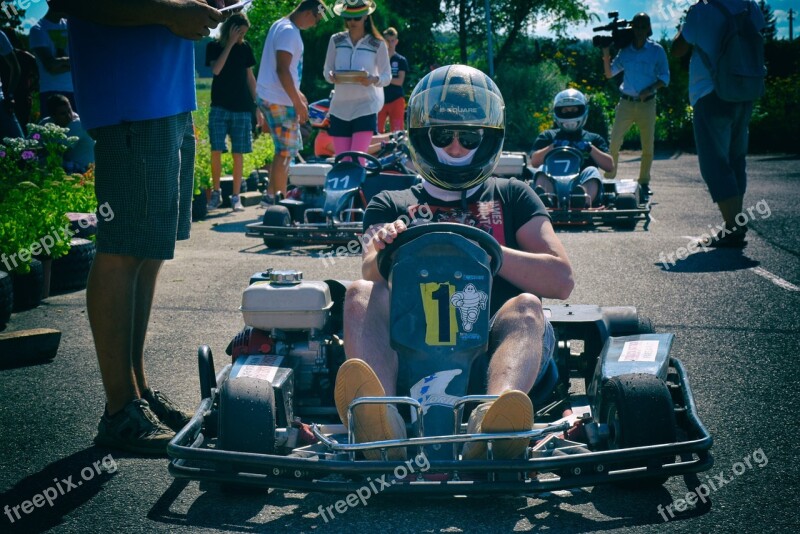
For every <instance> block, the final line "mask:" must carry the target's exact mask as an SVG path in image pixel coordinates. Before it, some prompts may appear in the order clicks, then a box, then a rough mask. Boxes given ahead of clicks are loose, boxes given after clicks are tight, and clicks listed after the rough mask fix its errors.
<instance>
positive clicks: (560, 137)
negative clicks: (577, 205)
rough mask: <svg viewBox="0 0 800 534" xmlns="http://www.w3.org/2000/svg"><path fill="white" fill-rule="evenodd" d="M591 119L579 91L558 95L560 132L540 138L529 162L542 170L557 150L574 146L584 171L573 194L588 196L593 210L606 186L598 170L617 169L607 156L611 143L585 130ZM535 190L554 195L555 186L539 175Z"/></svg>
mask: <svg viewBox="0 0 800 534" xmlns="http://www.w3.org/2000/svg"><path fill="white" fill-rule="evenodd" d="M588 118H589V107H588V106H587V104H586V97H585V96H584V95H583V93H581V92H580V91H578V90H576V89H567V90H565V91H561V92H560V93H558V94H557V95H556V97H555V99H554V100H553V119H554V120H555V123H556V126H558V128H557V129H552V130H546V131H544V132H542V133H541V134H539V137H537V138H536V141H534V143H533V150H532V152H531V158H530V159H531V165H532V166H533V167H541V165H542V164H543V163H544V158H545V156H546V155H547V153H548V152H550V151H551V150H553V149H554V148H557V147H560V146H573V147H575V148H577V149H578V150H580V151H581V152H582V153H583V156H584V158H583V168H582V169H581V175H580V178H579V185H578V186H577V189H578V191H573V194H582V195H583V194H585V195H588V196H589V199H590V200H591V202H590V206H594V205H595V204H596V201H597V197H598V195H599V193H600V191H602V186H603V182H602V179H601V177H600V171H598V170H597V167H600V168H601V169H603V170H604V171H611V170H613V169H614V159H613V158H612V157H611V155H610V154H609V153H608V142H607V141H606V140H605V139H603V137H602V136H600V135H598V134H596V133H592V132H587V131H586V130H584V129H583V126H584V125H585V124H586V119H588ZM592 164H594V165H597V167H595V166H594V165H592ZM534 187H535V188H536V192H537V193H553V184H552V182H551V181H550V180H549V179H547V178H545V177H544V176H542V174H540V173H538V172H537V174H536V178H535V179H534ZM539 188H541V189H539ZM590 206H586V207H590Z"/></svg>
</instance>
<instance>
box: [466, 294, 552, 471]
mask: <svg viewBox="0 0 800 534" xmlns="http://www.w3.org/2000/svg"><path fill="white" fill-rule="evenodd" d="M544 328H545V327H544V315H543V313H542V303H541V301H540V300H539V299H538V298H536V297H535V296H533V295H531V294H528V293H524V294H522V295H519V296H517V297H515V298H513V299H511V300H509V301H507V302H506V303H505V304H504V305H503V307H502V308H500V310H498V312H497V315H496V317H495V319H494V323H493V325H492V333H491V344H490V346H489V350H490V352H491V353H492V359H491V361H490V363H489V378H488V386H487V391H486V393H487V394H489V395H500V397H499V398H498V399H497V400H496V401H494V402H493V403H485V404H481V405H480V406H478V407H477V408H476V409H475V411H474V412H473V413H472V416H470V420H469V425H468V427H467V432H468V433H470V434H472V433H478V432H487V433H492V432H514V431H523V430H530V429H531V428H532V427H533V404H532V403H531V400H530V398H529V397H528V395H527V392H528V391H530V390H531V389H532V388H533V385H534V382H535V380H536V377H537V376H538V374H539V367H540V366H541V360H542V335H543V334H544ZM528 441H529V440H528V439H518V440H506V441H501V442H497V443H495V444H494V454H495V457H497V458H515V457H517V456H520V455H521V454H522V453H524V452H525V448H526V447H527V446H528ZM462 455H463V457H464V458H465V459H475V458H482V457H485V455H486V444H485V443H481V442H477V443H468V444H466V445H465V446H464V450H463V452H462Z"/></svg>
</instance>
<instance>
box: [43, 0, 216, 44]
mask: <svg viewBox="0 0 800 534" xmlns="http://www.w3.org/2000/svg"><path fill="white" fill-rule="evenodd" d="M49 4H50V6H51V7H52V8H53V9H57V10H59V11H63V12H64V13H67V14H68V15H69V16H73V17H77V18H81V19H85V20H88V21H91V22H96V23H98V24H107V25H110V26H143V25H147V24H158V25H161V26H166V27H167V28H169V29H170V30H171V31H172V33H174V34H175V35H177V36H179V37H183V38H185V39H195V40H196V39H201V38H202V37H204V36H206V35H208V34H209V33H210V30H211V28H215V27H216V26H217V25H218V24H219V23H220V22H222V21H223V20H225V15H224V14H223V13H220V12H219V11H217V10H216V9H214V8H213V7H211V6H209V5H208V3H207V2H205V1H204V0H51V1H50V2H49Z"/></svg>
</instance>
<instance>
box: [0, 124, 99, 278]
mask: <svg viewBox="0 0 800 534" xmlns="http://www.w3.org/2000/svg"><path fill="white" fill-rule="evenodd" d="M28 131H29V132H30V133H29V137H28V138H26V139H21V138H18V139H15V138H5V139H3V141H2V143H0V175H2V176H3V181H2V182H0V254H5V255H6V257H11V256H12V255H16V260H15V261H16V262H17V266H16V268H14V269H13V270H14V271H16V272H20V273H25V272H28V270H29V269H30V256H29V255H27V251H31V250H33V252H34V253H36V252H37V248H39V245H40V244H41V243H44V241H42V239H43V238H46V236H51V240H52V242H53V243H52V246H50V247H49V251H40V252H39V253H40V254H42V255H47V256H49V257H52V258H58V257H60V256H63V255H64V254H66V253H67V252H68V251H69V239H65V238H63V234H62V233H61V230H62V229H63V228H64V225H65V224H67V223H68V222H69V221H68V219H67V217H66V213H67V212H73V211H75V212H93V211H94V210H95V209H96V207H97V200H96V198H95V196H94V174H93V171H92V170H91V169H90V170H89V171H88V172H87V173H85V174H83V175H78V174H73V175H67V174H66V173H65V172H64V169H63V168H62V167H61V163H62V156H63V154H64V152H65V151H66V150H67V148H68V147H69V146H71V145H72V144H74V143H75V141H76V140H77V139H76V138H74V137H67V135H66V134H67V132H68V130H67V129H66V128H60V127H58V126H56V125H55V124H47V125H44V126H40V125H36V124H29V125H28ZM59 237H61V239H59ZM20 251H23V254H22V257H20V255H19V254H20ZM9 266H10V267H13V262H11V261H10V260H9ZM3 267H5V266H3Z"/></svg>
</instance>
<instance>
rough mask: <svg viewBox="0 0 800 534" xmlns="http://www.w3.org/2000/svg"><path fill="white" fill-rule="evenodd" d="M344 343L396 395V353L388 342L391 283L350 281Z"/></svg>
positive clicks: (386, 388) (391, 393) (346, 304)
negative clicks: (389, 284)
mask: <svg viewBox="0 0 800 534" xmlns="http://www.w3.org/2000/svg"><path fill="white" fill-rule="evenodd" d="M344 317H345V319H344V347H345V351H346V352H347V357H348V358H358V359H359V360H364V361H365V362H367V364H369V366H370V367H372V369H373V371H375V374H376V375H378V379H379V380H380V381H381V384H382V385H383V389H384V390H385V391H386V395H388V396H390V397H391V396H394V395H395V392H396V382H397V353H396V352H395V351H394V350H392V347H391V346H390V345H389V286H388V285H387V284H386V282H383V281H381V282H369V281H367V280H358V281H355V282H353V283H352V284H350V287H349V288H348V289H347V295H346V297H345V301H344Z"/></svg>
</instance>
